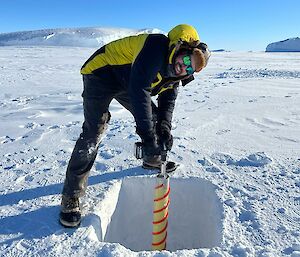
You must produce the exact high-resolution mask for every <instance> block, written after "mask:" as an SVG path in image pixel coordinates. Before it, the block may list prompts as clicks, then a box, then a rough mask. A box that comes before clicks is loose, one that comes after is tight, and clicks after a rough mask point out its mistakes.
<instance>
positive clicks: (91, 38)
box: [0, 27, 163, 47]
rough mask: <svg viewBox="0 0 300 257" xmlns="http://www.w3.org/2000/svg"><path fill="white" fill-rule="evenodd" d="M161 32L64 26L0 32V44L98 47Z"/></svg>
mask: <svg viewBox="0 0 300 257" xmlns="http://www.w3.org/2000/svg"><path fill="white" fill-rule="evenodd" d="M141 33H163V32H162V31H161V30H159V29H139V30H137V29H126V28H102V27H99V28H97V27H94V28H93V27H92V28H74V29H73V28H72V29H71V28H66V29H43V30H33V31H20V32H10V33H1V34H0V46H13V45H17V46H25V45H26V46H41V45H43V46H76V47H100V46H102V45H104V44H107V43H109V42H111V41H113V40H116V39H119V38H122V37H124V36H130V35H137V34H141Z"/></svg>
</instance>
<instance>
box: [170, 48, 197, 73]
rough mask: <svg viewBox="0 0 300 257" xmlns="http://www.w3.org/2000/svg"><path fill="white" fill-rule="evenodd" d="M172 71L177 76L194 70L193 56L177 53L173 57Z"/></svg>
mask: <svg viewBox="0 0 300 257" xmlns="http://www.w3.org/2000/svg"><path fill="white" fill-rule="evenodd" d="M174 71H175V75H176V76H178V77H180V76H185V75H187V74H188V75H190V74H193V73H194V71H195V62H194V60H193V56H192V55H187V54H180V55H178V56H177V57H176V58H175V63H174Z"/></svg>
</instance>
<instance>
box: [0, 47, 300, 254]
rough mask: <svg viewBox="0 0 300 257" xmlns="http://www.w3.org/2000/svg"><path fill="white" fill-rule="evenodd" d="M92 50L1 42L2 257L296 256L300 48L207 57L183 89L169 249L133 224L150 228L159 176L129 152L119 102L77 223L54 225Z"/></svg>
mask: <svg viewBox="0 0 300 257" xmlns="http://www.w3.org/2000/svg"><path fill="white" fill-rule="evenodd" d="M94 51H95V48H79V47H2V48H0V70H1V72H0V87H1V94H0V107H1V108H0V117H1V125H0V156H1V159H0V169H1V172H0V205H1V209H0V217H1V219H0V255H1V256H62V257H65V256H104V257H108V256H122V257H123V256H130V257H131V256H139V257H141V256H166V257H169V256H178V257H179V256H180V257H187V256H198V257H202V256H206V257H219V256H238V257H247V256H261V257H266V256H268V257H271V256H272V257H273V256H293V257H296V256H299V255H300V168H299V164H300V156H299V153H300V146H299V145H300V144H299V143H300V130H299V126H300V104H299V102H300V87H299V85H300V61H299V60H300V55H299V54H298V53H239V52H218V53H213V55H212V57H211V59H210V63H209V65H208V67H207V68H206V69H205V70H204V71H203V72H201V73H200V74H198V75H196V80H195V81H194V82H192V83H191V84H189V85H187V86H186V87H183V88H180V92H179V96H178V100H177V104H176V109H175V115H174V120H173V135H174V139H175V142H174V148H173V149H172V151H171V152H170V154H169V157H170V159H172V160H174V161H177V162H179V163H180V167H179V168H178V170H176V172H174V174H173V175H172V176H171V178H170V185H171V192H172V197H171V205H170V218H169V219H170V231H169V239H170V242H169V243H168V247H171V249H170V248H168V251H163V252H161V253H159V252H152V251H148V249H149V246H148V245H145V241H146V240H148V238H149V235H145V234H141V233H142V232H143V230H138V229H139V228H145V227H148V229H145V232H146V233H148V232H149V230H150V226H151V224H149V217H150V216H151V213H149V212H150V210H151V208H152V203H151V197H152V195H153V193H152V192H151V187H152V184H151V183H153V182H152V181H153V180H154V177H155V174H154V172H149V171H147V170H143V169H142V168H141V167H140V164H141V163H140V161H138V160H136V159H135V158H134V157H133V144H134V142H136V141H137V140H138V137H137V136H136V135H135V124H134V121H133V118H132V116H131V115H130V113H129V112H128V111H126V110H124V109H123V108H122V107H121V106H120V105H118V104H117V103H116V102H113V104H112V106H111V113H112V120H111V121H110V126H109V128H108V131H107V133H106V137H105V138H104V139H103V141H102V143H101V148H100V150H99V154H98V156H97V158H96V161H95V165H94V167H93V168H92V171H91V174H90V178H89V185H90V186H89V188H88V190H87V194H86V196H85V197H83V198H82V201H81V203H82V206H83V220H82V224H81V225H80V227H79V228H78V229H65V228H63V227H61V226H60V225H59V224H58V214H59V208H60V207H59V205H60V192H61V190H62V185H63V181H64V176H65V170H66V167H67V164H68V160H69V157H70V154H71V151H72V149H73V147H74V144H75V141H76V139H77V137H78V135H79V133H80V131H81V123H82V119H83V118H82V102H81V96H80V94H81V91H82V82H81V76H80V74H79V69H80V67H81V65H82V63H83V62H84V61H85V60H86V59H87V58H88V57H89V56H90V55H91V54H92V53H93V52H94ZM135 209H136V210H135ZM135 215H136V216H135ZM149 215H150V216H149ZM172 223H173V225H172ZM175 225H176V226H175ZM135 230H138V231H135ZM126 231H128V233H126ZM129 232H130V233H129ZM136 234H137V235H139V237H138V239H139V238H140V241H139V240H137V238H136ZM117 235H120V236H121V238H116V236H117ZM205 240H206V241H205ZM114 241H115V242H121V243H113V242H114ZM128 242H129V243H130V244H131V245H128V244H127V243H128ZM148 242H149V240H148ZM126 244H127V246H126ZM130 247H131V248H136V249H138V250H135V249H130ZM141 248H145V249H144V250H141Z"/></svg>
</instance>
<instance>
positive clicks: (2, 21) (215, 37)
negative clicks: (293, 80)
mask: <svg viewBox="0 0 300 257" xmlns="http://www.w3.org/2000/svg"><path fill="white" fill-rule="evenodd" d="M299 10H300V1H299V0H285V1H283V0H281V1H279V0H272V1H271V0H252V1H247V0H245V1H243V0H227V1H222V0H220V1H215V0H207V1H201V0H196V1H189V0H184V1H183V0H182V1H178V0H172V1H163V0H160V1H157V0H153V1H143V0H140V1H138V0H132V1H130V0H126V1H121V0H105V1H100V0H98V1H96V0H73V1H69V0H66V1H64V0H48V1H46V0H39V1H37V0H9V1H8V0H7V1H5V0H3V1H1V5H0V33H3V32H12V31H23V30H35V29H44V28H69V27H94V26H99V27H124V28H137V29H140V28H159V29H162V30H164V31H166V32H167V31H169V30H170V29H171V28H172V27H174V26H175V25H177V24H180V23H187V24H191V25H193V26H194V27H196V28H197V30H198V32H199V35H200V38H201V40H202V41H204V42H207V43H208V45H209V47H210V48H211V49H220V48H225V49H227V50H254V51H264V50H265V47H266V46H267V44H268V43H271V42H274V41H279V40H283V39H287V38H291V37H297V36H298V37H300V18H299Z"/></svg>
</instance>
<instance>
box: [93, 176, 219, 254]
mask: <svg viewBox="0 0 300 257" xmlns="http://www.w3.org/2000/svg"><path fill="white" fill-rule="evenodd" d="M155 183H156V179H155V178H145V177H135V178H126V179H124V180H123V181H118V182H117V183H115V184H114V185H113V186H112V187H111V188H110V189H109V190H108V192H107V194H106V196H105V198H104V199H103V201H102V202H101V204H100V205H99V206H98V211H96V212H97V214H98V215H99V217H100V224H99V223H98V226H100V227H101V230H100V232H99V233H98V234H99V236H98V239H99V240H101V241H105V242H111V243H120V244H122V245H123V246H125V247H127V248H129V249H131V250H133V251H144V250H151V243H152V218H153V216H152V211H153V196H154V187H155ZM170 187H171V194H170V200H171V204H170V206H169V225H168V237H167V250H169V251H176V250H181V249H194V248H212V247H216V246H220V244H221V240H222V217H223V207H222V204H221V203H220V200H219V198H218V196H217V195H216V186H215V185H213V184H212V183H210V182H208V181H206V180H203V179H200V178H189V179H176V178H171V179H170ZM95 230H98V231H99V228H95ZM99 237H100V238H99Z"/></svg>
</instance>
